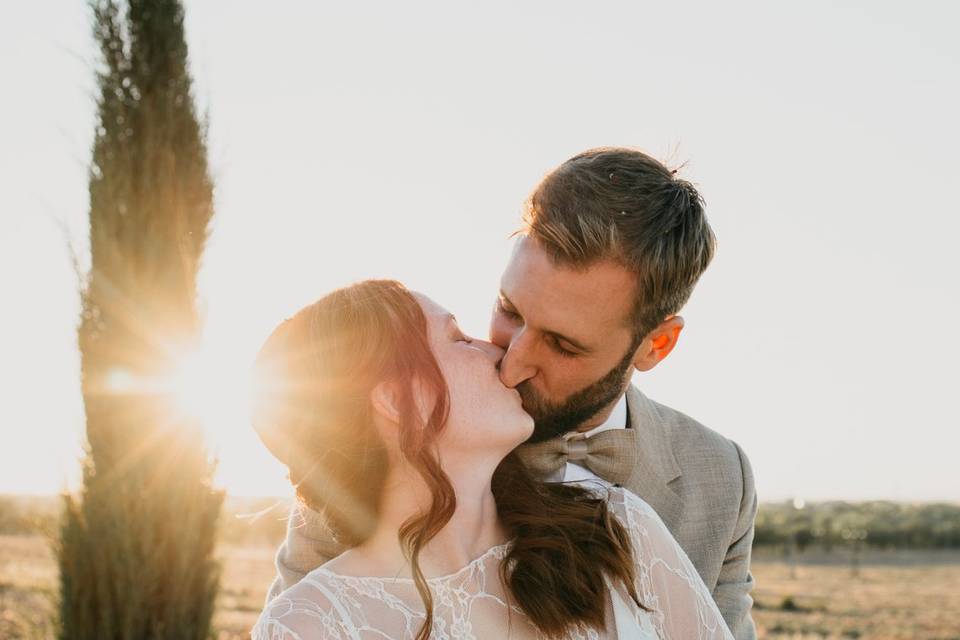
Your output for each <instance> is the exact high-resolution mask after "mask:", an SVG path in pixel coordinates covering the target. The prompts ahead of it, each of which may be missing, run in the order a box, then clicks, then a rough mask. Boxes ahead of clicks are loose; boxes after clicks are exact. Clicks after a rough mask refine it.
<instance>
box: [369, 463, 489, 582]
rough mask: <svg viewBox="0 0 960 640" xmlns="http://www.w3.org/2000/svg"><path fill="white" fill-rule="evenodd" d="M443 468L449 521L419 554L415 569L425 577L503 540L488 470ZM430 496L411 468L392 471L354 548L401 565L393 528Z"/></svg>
mask: <svg viewBox="0 0 960 640" xmlns="http://www.w3.org/2000/svg"><path fill="white" fill-rule="evenodd" d="M444 470H445V472H446V473H447V476H448V477H449V478H450V483H451V484H452V485H453V490H454V492H455V494H456V500H457V506H456V509H455V511H454V513H453V517H452V518H451V519H450V521H449V522H448V523H447V524H446V525H445V526H444V527H443V529H441V530H440V532H439V533H438V534H437V535H436V536H435V537H434V538H432V539H431V540H430V541H429V542H428V543H427V544H426V545H425V546H424V548H423V550H422V551H421V552H420V568H421V570H422V571H423V572H424V574H425V575H426V576H427V577H430V576H431V575H446V574H448V573H452V572H454V571H456V570H458V569H460V568H461V567H463V566H465V565H467V564H468V563H469V562H470V561H471V560H473V559H474V558H476V557H478V556H480V555H482V554H483V553H484V552H486V551H487V550H488V549H490V547H492V546H494V545H497V544H500V543H503V542H505V541H506V532H505V531H504V528H503V526H502V525H501V523H500V520H499V518H498V516H497V505H496V502H495V501H494V499H493V492H492V490H491V488H490V483H491V478H492V476H493V469H492V468H491V469H489V470H488V472H485V471H482V470H480V469H477V468H476V467H474V468H472V469H458V468H456V467H453V468H447V467H445V469H444ZM430 498H431V496H430V489H429V488H428V487H427V484H426V482H425V481H424V480H423V478H422V477H421V476H420V474H419V473H417V471H416V470H415V469H413V468H412V467H409V466H404V467H400V468H395V469H391V471H390V472H389V473H388V475H387V480H386V482H385V484H384V491H383V495H382V498H381V504H380V517H379V519H378V523H377V527H376V529H375V530H374V533H373V535H371V536H370V537H369V538H368V539H367V540H366V542H364V543H363V544H362V545H360V547H359V548H358V549H359V550H362V551H364V552H366V553H369V554H371V555H372V556H375V557H377V558H378V559H379V560H380V561H381V562H383V563H384V564H393V563H399V566H401V567H402V566H405V564H406V561H405V559H404V557H403V551H402V549H401V547H400V543H399V540H398V537H397V532H398V531H399V530H400V528H401V527H402V526H403V524H404V523H405V522H406V521H407V520H409V519H410V518H411V517H413V516H415V515H417V514H419V513H423V512H425V511H426V510H427V509H429V507H430Z"/></svg>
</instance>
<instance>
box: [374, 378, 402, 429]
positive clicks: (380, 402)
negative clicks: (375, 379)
mask: <svg viewBox="0 0 960 640" xmlns="http://www.w3.org/2000/svg"><path fill="white" fill-rule="evenodd" d="M370 403H371V404H372V405H373V411H374V413H377V414H379V415H380V416H381V417H382V418H384V419H386V420H388V421H389V422H393V423H395V424H399V423H400V389H399V388H398V387H397V383H396V382H394V381H392V380H385V381H383V382H380V383H379V384H377V386H375V387H374V388H373V391H371V392H370Z"/></svg>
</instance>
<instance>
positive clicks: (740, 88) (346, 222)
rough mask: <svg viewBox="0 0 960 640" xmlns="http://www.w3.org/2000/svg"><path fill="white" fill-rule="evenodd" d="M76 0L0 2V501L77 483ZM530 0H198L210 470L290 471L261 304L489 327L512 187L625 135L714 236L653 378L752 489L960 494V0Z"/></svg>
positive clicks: (515, 213) (245, 475)
mask: <svg viewBox="0 0 960 640" xmlns="http://www.w3.org/2000/svg"><path fill="white" fill-rule="evenodd" d="M84 4H85V3H83V2H53V1H51V0H43V1H39V0H38V1H35V2H21V3H18V4H16V5H15V6H11V7H7V8H6V10H5V18H4V20H2V21H0V78H2V79H3V83H4V90H3V99H2V101H0V176H2V177H0V184H2V188H0V292H2V295H3V300H4V302H3V312H2V313H0V354H2V356H0V385H2V386H0V389H2V392H0V425H2V426H0V429H2V440H0V493H18V492H25V493H52V492H55V491H57V490H59V489H60V488H62V487H63V486H64V485H65V484H66V483H69V482H74V481H75V478H76V477H77V475H78V469H79V466H78V462H77V461H78V458H79V455H80V445H81V442H82V437H83V413H82V404H81V399H80V395H79V391H78V356H77V353H76V347H75V342H76V340H75V324H76V317H77V308H78V296H77V293H76V280H75V277H74V275H73V272H72V268H71V263H70V257H69V251H68V250H67V241H66V238H67V237H71V238H73V241H74V243H75V244H76V246H77V247H78V249H79V250H80V253H81V255H82V253H83V251H84V246H85V240H84V236H85V216H86V211H87V196H86V167H87V163H88V160H89V154H90V142H91V134H92V130H93V126H94V119H93V118H94V110H93V101H92V98H91V95H92V90H93V79H92V71H91V69H92V65H93V60H94V52H93V45H92V40H91V37H90V35H89V26H88V15H87V12H86V9H85V6H84ZM520 4H521V3H513V2H490V1H488V2H483V3H449V2H437V3H433V4H432V5H429V6H428V5H424V4H421V3H411V2H404V3H394V2H383V3H380V4H379V5H376V6H375V5H374V4H373V3H292V2H271V3H268V4H267V5H265V4H264V3H260V2H236V1H230V2H226V1H221V2H213V1H209V0H208V1H206V2H199V1H198V2H188V4H187V15H188V38H189V46H190V51H191V56H192V65H193V71H194V74H195V78H196V94H197V96H196V97H197V100H198V102H199V104H200V105H201V108H202V109H204V110H206V111H207V112H208V113H209V117H210V158H211V161H212V166H213V168H214V174H215V180H216V184H217V193H216V196H217V214H216V219H215V221H214V230H213V236H212V239H211V242H210V244H209V249H208V251H207V254H206V257H205V264H204V268H203V272H202V275H201V281H202V282H201V285H202V291H201V294H202V297H203V300H204V304H205V307H206V310H207V325H206V326H207V329H206V351H205V355H204V360H205V361H206V362H213V363H215V364H214V365H211V366H212V367H213V369H212V371H211V373H209V374H208V375H205V378H207V379H209V380H213V381H215V383H216V384H215V385H214V386H213V388H212V389H210V390H209V391H208V392H207V396H206V397H207V398H209V402H205V403H204V405H205V412H206V413H207V415H208V420H209V437H210V442H211V446H212V447H213V448H215V450H216V451H217V452H218V453H219V456H220V459H221V462H220V468H219V472H218V479H219V481H220V482H221V483H222V484H223V485H225V486H226V487H228V489H229V490H230V491H231V492H232V493H235V494H251V495H253V494H260V495H264V494H283V493H288V492H289V489H288V485H287V484H286V482H285V480H284V472H283V469H282V468H281V467H280V465H279V464H277V463H275V462H274V461H273V460H272V459H271V458H270V457H269V455H268V454H267V453H266V451H265V449H263V448H262V447H261V446H260V444H259V442H258V441H257V440H256V438H255V437H254V435H253V434H252V431H251V429H250V428H249V426H248V424H247V422H246V419H245V400H244V398H243V392H242V388H243V380H244V372H246V371H247V370H248V367H249V364H250V361H251V359H252V357H253V355H254V353H255V351H256V349H257V348H258V346H259V344H260V342H261V341H262V340H263V338H264V337H265V336H266V334H267V333H268V332H269V330H270V329H271V328H272V326H273V325H275V324H276V323H277V322H279V321H280V320H281V319H283V318H284V317H285V316H286V315H287V314H289V313H291V312H292V311H294V310H295V309H297V308H299V307H300V306H302V305H303V304H306V303H308V302H310V301H312V300H313V299H314V298H316V297H318V296H319V295H321V294H323V293H324V292H326V291H328V290H330V289H331V288H334V287H336V286H339V285H342V284H346V283H349V282H351V281H355V280H358V279H362V278H366V277H371V276H383V277H394V278H397V279H400V280H402V281H404V282H406V283H407V284H408V285H410V286H412V287H414V288H417V289H420V290H422V291H424V292H426V293H428V294H429V295H431V296H432V297H434V299H436V300H437V301H439V302H440V303H442V304H444V305H445V306H447V307H448V308H449V309H451V310H452V311H454V312H455V313H456V314H457V316H458V317H459V318H460V319H461V324H462V325H463V326H464V327H465V329H467V330H468V331H469V332H472V333H474V334H476V335H480V336H485V335H486V322H487V316H488V311H489V309H490V307H491V304H492V302H493V298H494V294H495V291H496V287H497V282H498V279H499V275H500V271H501V269H502V267H503V265H504V264H505V261H506V258H507V255H508V252H509V249H510V243H509V241H508V240H507V236H508V235H509V233H510V232H511V231H512V230H513V229H514V228H515V227H516V225H517V221H518V217H519V212H520V205H521V202H522V200H523V198H524V197H525V196H526V194H527V193H528V192H529V190H530V189H531V188H532V187H533V185H534V184H535V183H536V182H537V180H538V179H539V178H540V177H541V176H542V175H543V174H544V173H545V172H546V171H548V170H549V169H550V168H551V167H553V166H555V165H556V164H559V163H560V162H562V161H563V160H564V159H566V158H567V157H569V156H571V155H572V154H574V153H576V152H578V151H581V150H583V149H585V148H588V147H593V146H598V145H633V146H639V147H641V148H643V149H646V150H647V151H649V152H651V153H653V154H654V155H656V156H658V157H660V158H662V159H665V160H668V161H671V162H674V163H678V162H680V161H688V164H687V166H686V169H685V175H686V177H688V178H689V179H691V180H693V181H694V182H695V183H696V184H697V185H698V186H699V187H700V189H701V192H702V193H703V194H704V196H705V197H706V200H707V207H708V215H709V217H710V220H711V223H712V224H713V226H714V229H715V231H716V233H717V235H718V237H719V241H720V246H719V253H718V255H717V258H716V260H715V262H714V263H713V265H712V266H711V268H710V269H709V271H708V272H707V273H706V275H705V276H704V277H703V279H702V280H701V283H700V285H699V288H698V290H697V291H696V292H695V294H694V297H693V299H692V300H691V302H690V304H689V305H688V306H687V308H686V310H685V312H684V313H683V315H684V316H685V317H686V318H687V328H686V330H685V332H684V335H683V339H682V341H681V345H680V347H679V348H678V350H677V351H675V352H674V353H673V354H672V355H671V356H670V358H669V359H668V360H667V361H666V362H665V363H663V364H662V365H661V366H660V367H658V368H657V369H655V370H654V371H653V372H651V373H649V374H644V375H638V376H637V377H636V382H637V383H638V384H639V386H640V387H641V388H642V389H643V390H644V391H646V392H647V393H648V395H650V396H652V397H654V398H655V399H657V400H659V401H661V402H664V403H666V404H669V405H671V406H674V407H675V408H678V409H680V410H682V411H684V412H686V413H688V414H690V415H692V416H694V417H696V418H698V419H699V420H701V421H702V422H704V423H705V424H706V425H708V426H710V427H711V428H713V429H715V430H717V431H720V432H721V433H723V434H725V435H726V436H728V437H730V438H732V439H734V440H736V441H737V442H739V443H740V444H741V445H742V446H743V447H744V449H745V450H746V451H747V453H748V455H749V456H750V458H751V460H752V462H753V467H754V470H755V473H756V477H757V486H758V490H759V492H760V497H761V499H764V500H775V499H783V498H788V497H794V496H798V497H803V498H805V499H823V498H850V499H863V498H893V499H902V500H953V501H956V500H960V479H958V474H957V471H956V469H957V455H958V453H957V452H958V451H960V418H958V415H960V412H958V410H957V408H956V407H955V405H954V401H955V400H956V397H957V391H958V387H960V384H958V383H960V376H958V375H957V363H958V362H960V338H958V332H957V327H958V326H960V287H958V285H957V281H958V277H957V274H958V273H960V269H958V268H957V258H956V255H957V251H956V247H957V243H958V241H960V206H958V204H957V197H956V195H955V194H954V193H953V187H952V186H951V185H955V182H956V180H957V176H958V175H960V155H958V154H957V149H958V148H960V125H958V119H957V114H958V113H960V84H958V78H960V40H958V39H957V37H956V33H955V28H956V24H957V22H958V18H960V15H958V13H960V11H958V9H957V5H955V4H953V3H948V2H943V3H923V2H919V3H909V5H907V4H904V3H892V2H868V1H866V0H864V1H862V2H834V1H831V2H824V1H820V0H817V1H810V2H804V3H792V4H784V3H776V5H777V6H774V4H772V3H766V2H751V3H711V2H701V3H691V4H687V3H674V2H670V3H662V2H661V3H640V2H595V3H589V4H584V3H573V2H530V3H522V5H523V6H522V7H520V6H517V5H520ZM414 5H416V6H414ZM266 7H268V9H267V8H266Z"/></svg>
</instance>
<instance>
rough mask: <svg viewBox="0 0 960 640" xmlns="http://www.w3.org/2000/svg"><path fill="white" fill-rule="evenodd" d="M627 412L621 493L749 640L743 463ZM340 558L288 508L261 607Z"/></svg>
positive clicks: (726, 450) (644, 401)
mask: <svg viewBox="0 0 960 640" xmlns="http://www.w3.org/2000/svg"><path fill="white" fill-rule="evenodd" d="M627 407H628V410H629V416H630V418H629V421H630V427H631V428H633V429H636V430H637V432H638V434H639V436H640V437H639V438H638V439H637V440H638V442H639V447H640V451H639V463H638V464H637V467H636V469H634V472H633V475H632V476H631V478H630V479H629V480H628V481H627V482H625V483H624V485H623V486H624V487H626V488H627V489H629V490H630V491H633V492H634V493H635V494H637V495H638V496H640V497H641V498H643V499H644V500H646V501H647V503H649V504H650V506H652V507H653V508H654V510H655V511H656V512H657V513H658V514H659V515H660V517H661V518H662V519H663V521H664V523H665V524H666V525H667V528H668V529H669V530H670V532H671V533H672V534H673V535H674V537H675V538H676V539H677V542H679V543H680V546H681V547H682V548H683V550H684V551H686V553H687V555H688V556H689V557H690V560H691V561H692V562H693V565H694V566H695V567H696V568H697V571H699V572H700V577H702V578H703V581H704V583H706V585H707V588H708V589H710V591H711V592H712V593H713V598H714V600H716V602H717V606H718V607H719V609H720V612H721V613H722V614H723V617H724V620H726V622H727V625H728V626H729V627H730V630H731V631H732V632H733V635H734V637H735V638H737V640H753V638H755V637H756V631H755V629H754V626H753V620H752V619H751V617H750V608H751V606H752V605H753V599H752V598H751V597H750V589H751V588H752V587H753V578H752V577H751V575H750V548H751V545H752V543H753V522H754V519H755V518H756V515H757V495H756V492H755V490H754V485H753V472H752V471H751V470H750V463H749V461H748V460H747V457H746V456H745V455H744V454H743V452H742V451H741V450H740V447H738V446H737V445H736V444H735V443H733V442H731V441H730V440H727V439H726V438H724V437H723V436H721V435H719V434H717V433H715V432H714V431H711V430H710V429H707V428H706V427H704V426H703V425H701V424H700V423H698V422H697V421H695V420H693V419H692V418H689V417H687V416H685V415H684V414H682V413H680V412H678V411H674V410H673V409H671V408H669V407H665V406H664V405H661V404H658V403H656V402H653V401H652V400H650V399H648V398H647V397H646V396H645V395H643V394H642V393H641V392H640V390H639V389H637V388H636V387H634V386H632V385H631V386H630V388H629V389H627ZM343 551H344V548H343V547H342V546H340V545H339V544H337V543H336V542H335V541H334V539H333V535H332V534H331V532H330V531H329V529H328V528H327V527H326V526H325V525H324V522H323V518H322V516H320V515H319V514H317V513H316V512H314V511H311V510H309V509H306V508H304V507H294V509H293V510H292V511H291V516H290V520H289V522H288V526H287V537H286V540H284V542H283V544H281V545H280V548H279V549H278V550H277V555H276V565H277V572H278V575H277V577H276V579H275V580H274V581H273V585H272V586H271V587H270V591H269V592H268V594H267V601H268V602H269V601H270V600H271V599H273V597H274V596H276V595H277V594H279V593H280V592H281V591H283V590H284V589H287V588H289V587H291V586H293V585H294V584H296V583H297V582H299V580H300V579H301V578H303V576H304V575H306V574H307V573H309V572H310V571H311V570H313V569H315V568H316V567H318V566H320V565H321V564H323V563H324V562H326V561H327V560H329V559H331V558H334V557H336V556H337V555H339V554H340V553H342V552H343Z"/></svg>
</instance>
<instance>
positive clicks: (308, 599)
mask: <svg viewBox="0 0 960 640" xmlns="http://www.w3.org/2000/svg"><path fill="white" fill-rule="evenodd" d="M342 609H343V607H342V605H341V604H339V601H338V597H337V589H336V587H335V585H334V584H332V581H331V579H330V576H329V574H328V573H327V572H325V571H323V568H322V567H321V568H319V569H315V570H313V571H311V572H310V573H308V574H307V575H306V576H304V578H303V579H302V580H300V582H298V583H297V584H295V585H293V586H292V587H290V588H289V589H287V590H286V591H283V592H282V593H280V594H279V595H277V597H275V598H274V599H273V600H271V601H270V602H269V603H267V605H266V606H265V607H264V609H263V611H262V612H261V613H260V617H259V619H258V620H257V623H256V625H255V626H254V628H253V630H252V631H251V632H250V635H251V639H252V640H334V639H336V638H346V637H350V635H349V634H348V633H347V632H346V629H345V628H344V624H345V623H346V619H345V618H344V617H343V615H342Z"/></svg>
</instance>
